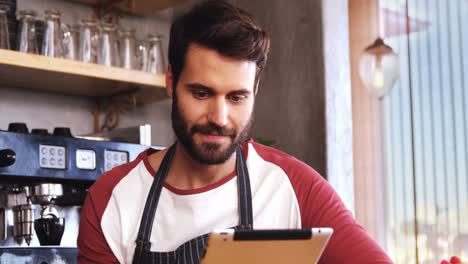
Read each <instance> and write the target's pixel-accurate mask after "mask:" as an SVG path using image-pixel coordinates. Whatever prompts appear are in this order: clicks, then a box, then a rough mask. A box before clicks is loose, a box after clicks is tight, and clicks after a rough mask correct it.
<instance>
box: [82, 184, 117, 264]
mask: <svg viewBox="0 0 468 264" xmlns="http://www.w3.org/2000/svg"><path fill="white" fill-rule="evenodd" d="M101 216H102V215H101ZM100 218H101V217H100V216H99V213H98V212H97V210H96V207H95V202H94V197H93V193H92V192H91V190H90V192H89V194H88V196H87V197H86V200H85V203H84V205H83V209H82V211H81V217H80V230H79V233H78V242H77V244H78V263H80V264H86V263H119V261H118V260H117V258H116V257H115V256H114V254H113V253H112V250H111V249H110V248H109V245H108V244H107V242H106V239H105V238H104V234H103V233H102V229H101V225H100V222H101V221H100Z"/></svg>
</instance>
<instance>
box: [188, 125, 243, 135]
mask: <svg viewBox="0 0 468 264" xmlns="http://www.w3.org/2000/svg"><path fill="white" fill-rule="evenodd" d="M190 131H191V132H192V134H195V133H201V134H209V135H216V136H227V137H235V136H236V134H237V131H236V129H234V128H228V127H225V126H224V127H220V126H218V125H216V124H213V123H208V124H205V125H194V126H193V127H192V129H191V130H190Z"/></svg>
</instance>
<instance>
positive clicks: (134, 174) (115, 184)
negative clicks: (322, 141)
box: [78, 140, 392, 264]
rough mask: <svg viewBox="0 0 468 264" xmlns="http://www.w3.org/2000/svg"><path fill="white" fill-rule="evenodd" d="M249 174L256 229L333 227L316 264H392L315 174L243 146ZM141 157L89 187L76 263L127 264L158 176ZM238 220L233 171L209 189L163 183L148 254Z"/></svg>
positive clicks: (273, 153) (269, 151)
mask: <svg viewBox="0 0 468 264" xmlns="http://www.w3.org/2000/svg"><path fill="white" fill-rule="evenodd" d="M242 148H243V151H244V153H245V155H246V159H247V168H248V171H249V177H250V184H251V191H252V204H253V218H254V219H253V224H254V229H276V228H312V227H331V228H333V230H334V233H333V236H332V238H331V239H330V242H329V244H328V245H327V247H326V249H325V251H324V253H323V255H322V257H321V259H320V263H361V264H362V263H392V261H391V260H390V259H389V258H388V256H387V255H386V254H385V253H384V251H383V250H382V249H381V248H380V247H379V246H378V245H377V243H376V242H375V241H374V240H372V238H370V237H369V236H368V234H367V233H366V232H365V230H364V229H363V228H362V227H361V226H360V225H358V224H357V223H356V222H355V220H354V219H353V217H352V215H351V213H350V212H349V211H348V210H347V209H346V208H345V206H344V204H343V202H342V201H341V199H340V198H339V196H338V194H337V193H336V192H335V191H334V190H333V188H332V187H331V186H330V185H329V184H328V182H327V181H326V180H324V179H323V178H322V177H321V176H320V175H319V174H318V173H317V172H316V171H315V170H313V169H312V168H311V167H310V166H308V165H306V164H304V163H303V162H301V161H299V160H297V159H295V158H294V157H292V156H290V155H287V154H285V153H283V152H281V151H278V150H276V149H274V148H270V147H267V146H263V145H260V144H258V143H256V142H254V141H253V140H248V141H246V142H245V143H244V144H243V145H242ZM154 152H155V150H152V149H148V150H146V151H144V152H142V153H141V154H140V155H139V156H138V157H137V158H136V159H135V160H134V161H132V162H130V163H127V164H124V165H121V166H119V167H116V168H114V169H112V170H111V171H109V172H107V173H105V174H103V175H102V176H101V177H100V178H99V179H98V180H97V181H96V182H95V184H94V185H93V186H92V187H91V188H90V189H89V193H88V196H87V198H86V201H85V204H84V205H83V208H82V212H81V219H80V230H79V235H78V262H79V263H131V262H132V259H133V253H134V250H135V246H136V244H135V240H136V237H137V233H138V229H139V226H140V220H141V218H142V215H143V209H144V206H145V202H146V198H147V195H148V193H149V189H150V187H151V184H152V182H153V179H154V175H156V172H155V171H154V170H153V168H152V167H151V165H150V163H149V161H148V156H149V155H151V154H152V153H154ZM238 221H239V214H238V195H237V178H236V173H235V171H234V172H232V173H231V174H230V175H227V176H226V177H224V178H223V179H221V180H220V181H218V182H216V183H214V184H211V185H209V186H206V187H203V188H199V189H194V190H180V189H177V188H175V187H173V186H170V185H168V184H165V185H164V188H163V189H162V192H161V196H160V199H159V203H158V207H157V210H156V216H155V220H154V223H153V229H152V232H151V239H150V242H151V251H153V252H168V251H173V250H175V249H176V248H177V247H178V246H179V245H182V244H183V243H184V242H186V241H188V240H190V239H192V238H194V237H197V236H199V235H202V234H206V233H209V232H210V231H211V230H213V229H215V228H227V227H232V226H236V225H237V224H238Z"/></svg>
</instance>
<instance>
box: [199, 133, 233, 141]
mask: <svg viewBox="0 0 468 264" xmlns="http://www.w3.org/2000/svg"><path fill="white" fill-rule="evenodd" d="M197 134H198V135H200V137H201V138H202V140H203V141H211V142H223V141H225V140H228V139H229V138H230V137H229V136H224V135H219V134H204V133H197Z"/></svg>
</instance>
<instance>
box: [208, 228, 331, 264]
mask: <svg viewBox="0 0 468 264" xmlns="http://www.w3.org/2000/svg"><path fill="white" fill-rule="evenodd" d="M332 233H333V229H331V228H312V229H280V230H234V229H216V230H214V231H213V232H211V233H210V234H209V236H208V245H207V249H206V254H205V256H204V257H203V258H202V261H201V263H202V264H219V263H223V264H238V263H242V264H254V263H255V264H262V263H265V264H266V263H268V264H285V263H295V264H306V263H307V264H311V263H317V262H318V260H319V259H320V255H321V254H322V252H323V250H324V249H325V247H326V245H327V243H328V240H329V239H330V237H331V235H332Z"/></svg>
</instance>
